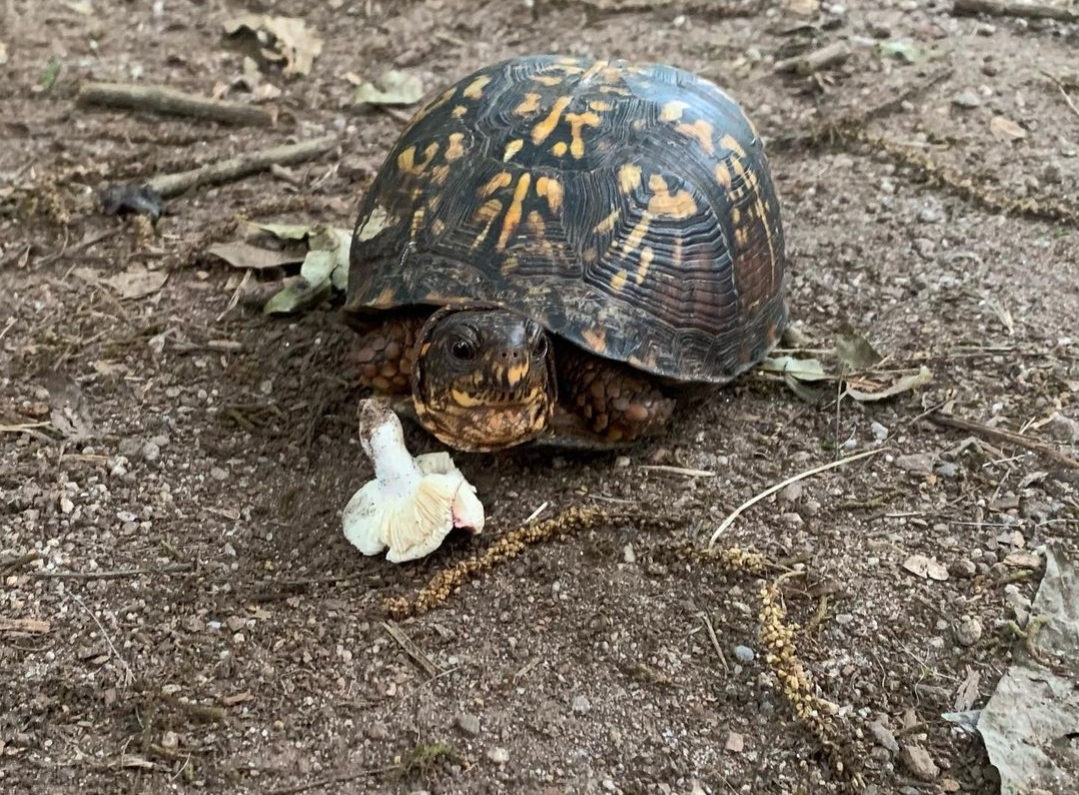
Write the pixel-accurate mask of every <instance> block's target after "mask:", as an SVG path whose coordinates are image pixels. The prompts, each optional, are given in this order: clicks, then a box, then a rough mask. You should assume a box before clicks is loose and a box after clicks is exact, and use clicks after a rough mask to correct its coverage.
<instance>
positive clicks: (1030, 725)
mask: <svg viewBox="0 0 1079 795" xmlns="http://www.w3.org/2000/svg"><path fill="white" fill-rule="evenodd" d="M1031 615H1032V616H1035V618H1033V619H1032V620H1031V621H1030V622H1029V623H1028V624H1027V626H1026V644H1025V646H1026V648H1020V649H1017V650H1016V652H1015V659H1016V662H1015V663H1013V664H1012V666H1011V667H1010V668H1009V669H1008V670H1007V671H1006V672H1005V674H1004V676H1003V677H1001V679H1000V681H999V682H998V683H997V687H996V690H995V691H994V693H993V695H992V696H991V697H990V699H989V702H988V703H987V704H986V705H985V707H984V708H983V709H982V711H981V714H980V716H979V718H978V723H977V729H978V732H979V733H980V734H981V736H982V739H983V741H984V742H985V747H986V751H987V752H988V754H989V761H990V762H991V763H992V764H993V765H994V766H995V767H996V768H997V771H998V772H999V773H1000V782H1001V784H1000V791H1001V795H1019V793H1033V792H1061V793H1063V792H1070V791H1073V788H1074V786H1075V782H1076V781H1079V743H1077V740H1076V738H1077V737H1079V571H1077V568H1076V565H1075V562H1074V561H1073V560H1072V559H1071V558H1070V557H1069V556H1067V555H1066V554H1065V553H1064V552H1063V551H1062V550H1061V549H1060V548H1054V547H1047V548H1046V550H1045V575H1044V577H1043V578H1042V582H1041V586H1040V587H1039V588H1038V592H1037V594H1036V595H1035V597H1034V603H1033V605H1032V608H1031ZM1069 782H1070V783H1069Z"/></svg>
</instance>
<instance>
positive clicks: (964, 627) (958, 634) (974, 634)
mask: <svg viewBox="0 0 1079 795" xmlns="http://www.w3.org/2000/svg"><path fill="white" fill-rule="evenodd" d="M981 637H982V622H981V621H979V620H978V619H976V618H972V617H970V616H963V618H962V619H960V621H959V624H958V626H956V628H955V639H956V640H957V641H958V642H959V645H960V646H973V645H974V644H975V643H977V642H978V641H979V640H981Z"/></svg>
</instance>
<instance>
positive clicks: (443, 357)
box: [345, 55, 788, 451]
mask: <svg viewBox="0 0 1079 795" xmlns="http://www.w3.org/2000/svg"><path fill="white" fill-rule="evenodd" d="M785 284H786V257H785V251H784V238H783V227H782V224H781V221H780V208H779V203H778V199H777V196H776V191H775V187H774V184H773V181H772V177H771V174H770V171H769V167H768V162H767V159H766V157H765V153H764V147H763V143H762V141H761V139H760V137H759V136H758V135H757V132H756V130H755V129H754V127H753V125H752V123H751V122H750V121H749V119H748V118H747V117H746V116H745V114H744V113H743V112H742V110H741V109H740V108H739V106H738V104H737V103H736V102H735V101H734V100H733V99H731V98H730V97H729V96H728V95H727V94H725V93H724V92H723V91H721V90H720V89H719V88H718V87H717V86H715V85H714V84H712V83H711V82H709V81H707V80H705V79H703V78H701V77H699V76H697V75H694V74H692V73H690V72H687V71H684V70H682V69H679V68H675V67H673V66H669V65H664V64H654V63H631V62H626V61H620V60H617V61H616V60H612V61H605V60H592V59H587V58H577V57H565V56H558V55H534V56H526V57H518V58H513V59H509V60H505V61H502V62H499V63H496V64H494V65H491V66H488V67H487V68H484V69H481V70H479V71H476V72H474V73H472V74H470V75H468V76H467V77H465V78H464V79H462V80H461V81H459V82H457V83H456V84H454V85H453V86H451V87H450V88H448V89H446V90H445V91H442V92H441V93H439V94H437V96H434V97H433V98H432V99H430V100H429V101H428V102H427V103H426V104H425V105H424V106H423V107H422V108H421V109H420V110H419V111H418V112H417V113H416V115H415V116H414V118H413V119H412V120H411V121H410V123H409V125H408V127H407V128H406V129H405V131H404V132H403V133H402V134H401V136H400V138H399V140H398V141H397V142H396V144H395V145H394V147H393V149H392V151H391V152H390V154H389V155H388V157H387V158H386V160H385V162H384V163H383V165H382V166H381V168H380V169H379V171H378V174H377V176H376V177H375V180H374V182H373V184H372V185H371V187H370V188H369V190H368V191H367V192H366V194H365V196H364V199H363V201H362V203H361V207H360V212H359V217H358V219H357V223H356V227H355V230H354V233H353V241H352V249H351V259H350V264H349V279H348V290H347V297H346V303H345V312H346V313H347V316H348V318H349V321H350V323H351V325H353V327H354V328H356V329H357V330H358V331H360V332H361V333H362V334H363V337H362V341H361V343H360V345H359V349H358V352H357V354H356V355H357V358H358V362H359V369H360V380H361V382H362V383H363V384H364V385H366V386H369V387H371V388H372V389H374V390H375V392H376V393H382V394H386V395H390V396H393V395H396V396H399V398H398V400H399V402H400V403H401V404H402V405H404V406H405V407H406V409H408V413H413V414H414V417H415V418H416V419H418V420H419V422H420V424H421V425H422V426H423V427H425V428H426V429H427V430H428V431H429V432H430V433H431V434H433V435H434V436H435V437H437V438H438V439H439V440H441V441H442V442H443V443H445V444H446V445H448V446H450V447H451V448H454V449H457V450H463V451H490V450H497V449H501V448H507V447H512V446H514V445H518V444H521V443H524V442H529V441H547V442H553V443H555V444H562V443H564V444H567V445H573V446H587V447H598V448H604V447H610V446H618V445H619V444H624V443H628V442H632V441H634V440H636V439H639V438H641V437H643V436H645V435H648V434H650V433H652V432H655V431H657V430H659V429H661V428H663V427H664V426H665V425H666V424H667V422H668V420H669V419H670V417H671V413H672V410H673V409H674V406H675V404H676V402H678V401H680V400H683V399H684V398H685V396H686V395H687V394H698V395H699V394H700V392H701V390H702V389H709V388H714V387H718V386H719V385H722V384H724V383H727V382H729V381H730V380H731V379H733V378H735V377H736V376H738V375H739V374H741V373H743V372H744V371H746V370H747V369H749V368H750V367H752V366H754V365H755V364H757V363H759V362H760V361H761V359H763V358H764V357H765V356H766V355H767V353H768V352H769V351H770V350H771V349H772V348H773V347H774V346H775V344H776V343H777V341H778V340H779V337H780V335H781V333H782V332H783V330H784V328H785V326H786V324H787V317H788V313H787V305H786V295H785Z"/></svg>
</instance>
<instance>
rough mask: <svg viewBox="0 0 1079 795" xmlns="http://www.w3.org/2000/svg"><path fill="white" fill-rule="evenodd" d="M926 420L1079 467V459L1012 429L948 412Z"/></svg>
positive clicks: (932, 415) (934, 415) (934, 414)
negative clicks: (953, 415) (1014, 445)
mask: <svg viewBox="0 0 1079 795" xmlns="http://www.w3.org/2000/svg"><path fill="white" fill-rule="evenodd" d="M928 420H929V421H930V422H932V423H934V424H935V425H940V426H943V427H945V428H956V429H958V430H961V431H968V432H970V433H976V434H978V435H979V436H982V437H985V438H986V439H993V440H995V441H998V442H1010V443H1011V444H1016V445H1019V446H1020V447H1022V448H1025V449H1027V450H1030V451H1031V452H1034V453H1041V454H1042V455H1044V456H1045V457H1046V458H1049V459H1051V460H1053V461H1056V462H1057V463H1058V464H1062V465H1063V466H1066V467H1070V468H1071V469H1079V461H1076V460H1075V459H1074V458H1069V457H1068V456H1066V455H1064V454H1063V453H1061V452H1058V451H1056V450H1054V449H1053V448H1052V447H1050V446H1049V445H1047V444H1045V443H1043V442H1039V441H1037V440H1036V439H1028V438H1027V437H1026V436H1022V435H1021V434H1018V433H1013V432H1012V431H1005V430H1002V429H1001V428H993V427H990V426H989V425H985V424H983V423H981V422H974V421H973V420H964V419H960V418H959V417H952V416H950V415H948V414H940V413H933V414H930V415H929V416H928Z"/></svg>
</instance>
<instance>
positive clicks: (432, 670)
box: [382, 621, 441, 676]
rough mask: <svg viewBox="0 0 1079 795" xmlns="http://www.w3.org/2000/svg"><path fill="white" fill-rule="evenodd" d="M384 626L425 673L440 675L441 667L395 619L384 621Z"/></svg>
mask: <svg viewBox="0 0 1079 795" xmlns="http://www.w3.org/2000/svg"><path fill="white" fill-rule="evenodd" d="M382 628H383V629H384V630H386V632H387V633H388V634H389V636H390V637H391V638H393V639H394V640H395V641H397V645H398V646H400V647H401V648H402V649H404V650H405V654H407V655H408V656H409V657H411V658H412V661H413V662H415V663H416V665H418V666H420V668H422V669H423V671H424V673H426V674H427V675H428V676H438V674H439V671H440V670H441V669H439V667H438V666H437V665H435V664H434V662H432V661H431V658H430V657H428V656H427V655H426V654H424V653H423V650H422V649H420V647H419V646H417V645H416V644H415V643H413V642H412V639H411V638H410V637H409V636H408V635H406V634H405V633H404V632H403V631H402V630H401V628H400V627H399V626H397V624H395V623H394V622H393V621H383V622H382Z"/></svg>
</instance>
